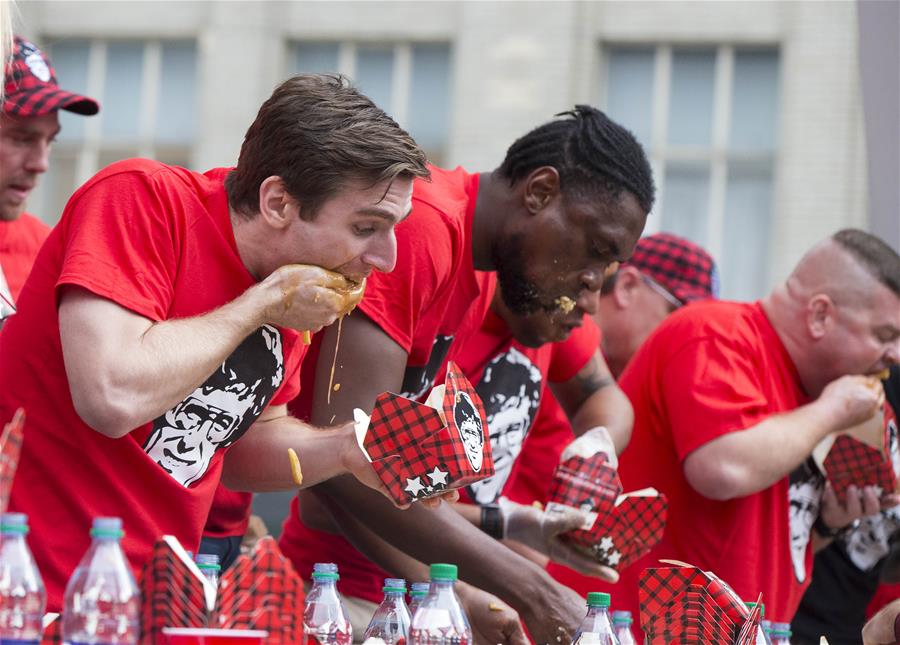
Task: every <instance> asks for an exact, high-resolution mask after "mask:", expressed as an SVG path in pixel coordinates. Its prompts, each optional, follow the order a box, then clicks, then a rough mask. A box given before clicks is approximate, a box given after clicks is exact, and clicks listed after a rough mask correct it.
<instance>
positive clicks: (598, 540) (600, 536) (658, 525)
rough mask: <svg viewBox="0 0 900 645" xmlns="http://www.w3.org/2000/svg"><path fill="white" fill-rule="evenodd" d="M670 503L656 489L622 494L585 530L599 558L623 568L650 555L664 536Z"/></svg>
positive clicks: (592, 550) (615, 566) (598, 560)
mask: <svg viewBox="0 0 900 645" xmlns="http://www.w3.org/2000/svg"><path fill="white" fill-rule="evenodd" d="M668 507H669V503H668V501H667V500H666V496H665V495H661V494H659V493H657V492H656V490H654V489H647V490H646V491H639V492H638V494H637V495H635V494H634V493H629V494H627V495H621V496H620V497H619V499H618V500H617V502H616V505H615V507H614V508H613V509H612V511H610V512H609V513H607V514H606V515H598V516H597V520H596V521H595V522H594V525H593V526H592V527H591V529H590V531H587V532H586V533H587V538H586V539H587V541H588V542H589V544H590V549H591V552H592V553H593V554H594V556H595V557H596V558H597V562H599V563H600V564H605V565H606V566H608V567H612V568H613V569H616V570H617V571H622V570H623V569H625V568H626V567H628V566H630V565H632V564H633V563H634V562H636V561H637V560H638V559H639V558H642V557H643V556H645V555H647V554H648V553H649V552H650V549H652V548H653V547H654V546H656V545H657V544H658V543H659V541H660V540H661V539H662V535H663V531H664V530H665V527H666V511H667V510H668ZM578 533H579V534H582V533H584V532H581V531H579V532H578ZM577 539H578V540H579V541H581V540H582V536H581V535H579V538H577ZM582 543H583V542H582Z"/></svg>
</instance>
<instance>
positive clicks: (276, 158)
mask: <svg viewBox="0 0 900 645" xmlns="http://www.w3.org/2000/svg"><path fill="white" fill-rule="evenodd" d="M5 93H6V97H5V102H4V104H3V111H2V117H0V118H2V121H0V139H2V149H0V164H2V165H0V170H2V177H0V190H2V192H0V219H2V221H0V263H2V276H3V282H2V284H0V288H2V290H0V293H3V299H4V303H5V308H6V312H5V313H6V314H7V315H8V317H7V318H6V321H5V325H4V327H3V329H2V333H0V382H2V384H3V386H2V388H0V423H5V422H7V421H9V420H10V418H11V417H12V415H13V414H14V412H15V411H16V409H18V408H20V407H21V408H24V409H25V411H26V415H27V420H26V430H25V441H24V444H23V451H22V454H21V460H20V463H19V466H18V471H17V475H16V479H15V482H14V486H13V490H12V495H11V501H10V508H11V510H14V511H19V512H24V513H27V514H28V516H29V518H30V524H31V526H32V533H31V536H30V538H29V539H30V545H31V548H32V550H33V552H34V554H35V557H36V560H37V563H38V565H39V568H40V571H41V574H42V575H43V579H44V581H45V584H46V586H47V590H48V602H49V607H48V609H49V610H51V611H56V610H59V609H60V604H61V600H62V592H63V589H64V587H65V584H66V581H67V579H68V578H69V576H70V574H71V573H72V571H73V569H74V567H75V565H76V563H77V562H78V560H79V558H80V556H81V554H82V553H83V552H84V550H85V549H86V548H87V546H88V542H89V536H88V529H89V527H90V523H91V520H92V518H93V517H95V516H119V517H122V518H123V520H124V525H125V529H126V537H125V539H124V542H123V546H124V549H125V552H126V554H127V556H128V558H129V560H130V563H131V564H132V566H133V567H134V569H135V570H136V571H140V569H141V566H142V565H143V563H144V562H145V561H146V560H147V558H148V557H149V555H150V553H151V547H152V545H153V543H154V541H155V540H157V539H158V538H159V537H160V536H161V535H164V534H171V535H174V536H176V537H177V538H178V539H179V540H180V541H181V543H182V544H183V545H184V546H185V548H187V549H190V550H194V551H198V550H199V552H201V553H216V554H218V555H219V556H220V557H221V558H222V559H223V561H224V562H225V564H226V565H227V563H228V562H230V561H232V560H233V559H234V557H235V556H236V555H237V553H238V549H239V545H240V541H241V537H242V536H243V535H244V534H245V532H246V530H247V525H248V518H249V516H250V502H251V491H271V490H280V489H291V488H293V487H295V484H294V478H293V476H292V471H291V467H290V462H289V460H288V459H287V449H288V448H292V449H294V450H295V451H296V453H297V454H298V455H299V459H300V467H301V470H302V474H303V487H304V488H303V490H302V491H301V492H300V494H299V495H298V496H297V497H295V498H294V499H293V501H292V502H291V505H290V511H289V513H288V518H287V519H286V521H285V523H284V526H283V527H282V533H281V538H280V546H281V548H282V550H283V551H284V553H285V554H286V555H287V556H288V557H289V558H290V559H291V561H292V562H293V563H294V565H295V566H296V568H297V570H298V572H299V573H300V574H301V576H303V577H304V578H305V579H308V578H309V576H310V572H311V569H312V565H313V563H315V562H335V563H337V564H338V565H339V568H340V571H341V582H340V588H341V591H342V593H343V595H344V597H345V599H346V600H347V601H348V604H349V606H350V614H351V617H353V618H354V619H355V620H358V621H363V622H364V621H367V620H368V618H369V616H371V614H372V612H373V610H374V607H375V605H374V603H375V602H376V601H377V600H378V598H379V597H380V592H379V590H380V588H381V580H382V579H383V578H384V577H385V575H386V572H388V573H390V574H391V575H393V576H402V577H405V578H407V579H411V580H421V579H425V578H426V577H427V569H426V564H427V563H430V562H435V561H449V562H456V563H458V565H459V571H460V576H461V579H462V580H463V582H462V583H460V585H459V593H460V596H461V598H462V599H463V602H464V605H465V607H466V609H467V611H468V614H469V617H470V619H471V621H472V623H473V628H474V632H475V634H476V638H477V640H478V641H479V642H483V643H485V644H487V645H493V644H495V643H506V642H510V643H511V642H522V639H523V637H524V634H525V633H526V631H527V634H528V636H530V638H531V639H532V640H533V642H535V643H551V644H555V643H559V642H566V641H567V640H568V639H569V638H570V637H571V635H572V633H573V631H574V628H575V627H576V626H577V624H578V622H579V620H580V618H581V616H582V613H583V609H582V608H583V601H582V598H583V594H584V593H585V592H586V591H588V590H590V591H594V590H604V591H609V592H610V593H611V594H612V597H613V606H614V607H615V608H618V609H629V610H631V611H632V612H634V613H635V614H636V613H637V611H638V602H637V585H638V576H639V574H640V572H641V570H643V569H644V568H645V567H647V566H652V565H653V564H654V563H656V562H658V560H659V559H660V558H669V559H677V560H681V561H685V562H688V563H691V564H693V565H696V566H699V567H702V568H703V569H708V570H711V571H713V572H715V573H716V574H717V575H718V576H720V577H721V578H722V579H724V580H725V581H726V582H728V584H729V585H731V586H732V587H733V588H734V590H735V591H736V592H737V593H738V594H739V595H740V596H741V597H743V598H746V599H751V600H753V599H756V598H757V596H758V594H759V593H760V592H762V594H763V598H764V601H765V605H766V615H767V617H769V618H771V619H772V620H775V621H783V622H788V621H792V620H793V623H794V630H795V642H797V643H804V642H813V640H812V639H815V642H818V635H819V634H821V633H826V634H828V635H829V636H830V637H831V639H832V641H831V642H832V643H833V644H834V643H838V644H840V643H844V642H857V641H858V640H859V634H860V629H861V628H862V624H863V622H864V621H865V618H866V615H867V614H866V611H867V606H869V605H870V604H871V609H870V611H871V610H874V609H875V608H877V607H878V606H881V605H885V604H888V601H889V600H890V599H891V598H896V597H898V596H900V591H898V589H900V587H897V586H891V584H889V583H890V582H891V581H897V580H898V579H900V563H898V561H900V558H898V557H897V551H898V548H897V538H898V536H900V513H898V511H897V510H896V508H895V505H896V504H897V503H898V501H900V498H898V496H897V495H896V494H892V492H891V491H884V490H880V489H875V488H873V487H853V488H851V489H850V491H849V493H848V495H847V498H846V501H844V502H841V501H839V499H838V497H837V495H836V494H835V492H834V490H833V489H832V488H831V486H830V484H829V483H828V482H827V481H826V480H825V478H824V477H823V475H822V473H821V472H820V471H819V469H818V468H817V467H816V465H815V463H814V462H813V461H812V459H811V454H812V452H813V448H814V447H815V446H816V445H817V444H819V442H820V441H822V440H823V439H824V438H826V437H828V436H829V435H832V434H833V433H836V432H839V431H842V430H846V429H848V428H851V427H853V426H855V425H857V424H860V423H864V422H867V421H868V422H871V419H872V418H873V417H877V415H882V414H883V419H884V421H883V422H884V423H885V424H886V427H887V428H888V430H889V435H890V437H891V449H892V450H893V451H894V459H895V461H894V463H895V465H897V466H898V467H900V456H898V452H897V451H898V447H897V443H898V442H897V427H896V426H897V422H896V417H897V415H896V413H895V409H897V408H898V407H900V400H898V399H900V373H898V368H897V366H896V364H897V363H898V361H900V257H898V255H897V253H896V252H895V251H894V250H893V249H891V247H890V246H889V245H888V244H886V243H885V242H884V241H882V240H880V239H878V238H877V237H875V236H873V235H871V234H869V233H866V232H864V231H861V230H842V231H838V232H836V233H834V234H833V235H831V236H830V237H828V238H827V239H825V240H822V241H821V242H819V243H818V244H816V245H815V246H814V247H812V248H811V249H810V250H809V251H808V252H807V253H806V254H805V255H804V256H803V257H802V258H801V259H800V261H799V262H798V263H797V265H796V266H795V267H794V269H793V270H792V271H791V273H790V275H789V276H788V277H787V279H786V280H784V281H783V282H782V283H780V284H778V285H777V286H776V287H775V288H774V289H773V290H772V292H771V293H769V294H768V295H766V296H765V297H763V298H762V299H761V300H759V301H756V302H732V301H724V300H719V299H717V290H718V284H719V279H718V275H717V271H716V266H715V263H714V261H713V259H712V258H711V257H710V255H709V254H708V253H707V252H706V251H705V250H704V249H702V248H701V247H699V246H698V245H696V244H694V243H692V242H690V241H688V240H685V239H682V238H680V237H677V236H675V235H671V234H666V233H658V234H653V235H647V236H645V237H642V233H643V231H644V227H645V224H646V220H647V215H648V213H649V212H650V210H651V208H652V206H653V203H654V193H655V188H654V182H653V177H652V173H651V168H650V164H649V163H648V161H647V157H646V155H645V153H644V151H643V149H642V148H641V146H640V144H639V143H638V142H637V141H636V139H635V138H634V137H633V136H632V135H631V133H629V132H628V131H627V130H626V129H625V128H623V127H622V126H620V125H619V124H617V123H615V122H614V121H612V120H611V119H609V118H608V117H607V116H606V115H605V114H604V113H603V112H601V111H599V110H597V109H595V108H593V107H590V106H585V105H577V106H574V108H573V109H571V110H568V111H566V112H564V113H562V114H558V115H556V116H555V117H552V118H551V120H549V121H547V122H546V123H544V124H541V125H538V126H537V127H535V128H534V129H532V130H531V131H529V132H527V133H525V134H523V136H521V137H520V138H519V139H517V140H516V141H514V142H512V145H511V146H510V147H509V150H508V152H507V154H506V157H505V158H504V160H503V162H502V163H501V165H500V166H499V167H498V168H496V169H493V170H487V171H483V172H469V171H467V170H464V169H462V168H456V169H453V170H449V169H443V168H438V167H436V166H434V165H431V164H430V163H428V161H427V160H426V157H425V154H424V153H423V152H422V150H421V149H420V147H419V146H418V145H417V144H416V142H415V141H414V140H413V139H412V138H411V137H410V136H409V135H408V134H407V133H406V132H404V131H403V130H402V129H401V128H400V127H399V126H398V125H397V124H396V123H395V122H394V121H393V120H392V119H391V118H390V117H389V116H388V115H386V114H385V113H384V112H383V111H382V110H381V109H380V108H379V107H378V106H376V105H374V104H373V103H372V102H371V101H370V100H369V99H368V98H367V97H366V96H364V95H363V94H361V93H360V92H359V91H358V90H357V89H355V88H354V87H353V86H352V85H351V84H350V83H348V81H346V79H343V78H341V77H337V76H327V75H300V76H295V77H293V78H290V79H288V80H286V81H284V82H283V83H282V84H280V85H279V86H278V87H277V88H276V89H275V91H274V92H273V94H272V95H271V97H270V98H269V99H268V100H267V101H265V103H264V104H263V105H262V106H261V108H260V109H259V112H258V115H257V117H256V119H255V121H254V122H253V123H252V124H251V125H250V127H249V129H248V130H247V133H246V136H245V139H244V142H243V145H242V147H241V152H240V156H239V158H238V160H237V164H236V166H234V167H232V168H216V169H213V170H209V171H207V172H204V173H200V172H195V171H191V170H186V169H184V168H179V167H173V166H168V165H165V164H162V163H159V162H157V161H153V160H148V159H131V160H127V161H120V162H116V163H114V164H112V165H110V166H108V167H106V168H104V169H102V170H101V171H100V172H98V173H97V174H96V175H95V176H93V177H92V178H90V179H89V180H88V181H87V182H86V183H85V184H84V185H83V186H81V187H80V188H79V189H78V190H77V191H76V192H75V193H74V194H73V195H72V196H71V198H70V199H69V201H68V203H67V205H66V207H65V209H64V210H63V212H62V213H61V216H60V217H59V223H58V224H57V225H56V226H55V227H54V228H53V229H52V230H50V229H49V228H48V227H47V226H46V225H45V224H43V223H41V221H40V220H39V219H37V218H35V217H33V216H31V215H29V214H27V213H24V212H23V210H24V206H25V200H26V197H27V196H28V194H29V192H30V191H31V190H32V189H33V188H34V186H35V184H36V182H37V181H38V180H39V178H40V176H41V174H42V173H44V172H45V171H46V170H47V168H48V164H49V163H50V159H49V152H50V146H51V143H52V142H53V139H54V138H55V137H56V136H57V134H58V132H59V123H58V118H57V114H58V111H59V110H69V111H71V112H75V113H78V114H82V115H86V116H89V115H92V114H95V113H97V111H98V110H99V105H98V104H97V103H96V102H95V101H93V100H92V99H90V98H88V97H85V96H81V95H77V94H73V93H70V92H67V91H65V90H63V89H61V88H60V87H59V85H58V84H57V81H56V78H55V75H54V72H53V68H52V66H51V65H50V62H49V60H48V59H47V57H46V56H45V55H44V54H43V53H42V52H41V51H40V49H39V48H38V47H36V46H35V45H33V44H31V43H29V42H27V41H25V40H22V39H20V38H17V39H16V41H15V45H14V51H13V56H12V59H11V61H10V63H9V64H8V65H7V66H6V70H5ZM548 116H550V115H548ZM44 215H45V216H48V217H50V218H55V216H56V214H53V213H45V214H44ZM726 234H727V232H726ZM759 268H760V270H762V269H763V267H762V266H760V267H759ZM363 282H364V283H365V289H364V295H363V296H362V298H361V299H360V298H359V293H360V292H361V289H360V288H359V287H360V285H361V284H363ZM13 310H15V313H14V314H13V313H12V311H13ZM351 310H352V313H349V314H348V311H351ZM338 321H340V322H339V324H335V323H337V322H338ZM308 331H311V332H315V333H314V335H313V336H312V339H311V343H310V344H307V343H306V342H305V340H306V339H305V338H304V336H305V333H304V332H308ZM448 360H452V361H454V362H456V363H457V364H458V365H459V366H460V367H461V368H462V369H463V370H464V372H465V373H466V375H467V376H468V378H469V379H470V380H471V382H472V383H473V384H475V386H476V389H477V392H478V394H479V395H480V397H481V399H482V400H483V402H484V406H485V411H486V415H487V420H488V426H489V429H490V441H491V448H492V451H493V456H494V460H495V464H496V474H495V475H494V476H493V477H492V478H490V479H488V480H483V481H480V482H478V483H476V484H473V485H471V486H469V487H468V488H466V489H464V490H462V491H460V492H459V498H460V499H458V500H457V499H456V498H457V494H456V492H451V493H447V494H446V495H445V496H444V497H443V500H442V502H441V503H437V504H435V503H432V504H430V505H428V506H426V505H423V504H413V505H412V507H411V508H409V509H400V508H397V507H395V506H394V505H393V504H392V503H391V501H390V500H389V499H388V498H387V497H386V496H385V495H384V494H383V493H384V492H385V491H384V489H383V486H382V485H381V483H380V480H379V479H378V477H377V476H376V475H375V473H374V471H373V470H372V468H371V466H370V464H369V463H368V462H367V461H366V459H365V457H364V456H363V455H362V453H361V451H360V450H359V448H358V444H357V441H356V438H355V435H354V432H353V427H352V423H351V422H352V419H353V410H354V408H360V409H362V410H371V409H372V405H373V402H374V400H375V398H376V396H377V395H378V394H380V393H381V392H385V391H391V392H398V393H403V394H404V396H407V397H410V398H417V397H423V396H424V395H427V393H428V392H429V390H430V389H431V387H432V385H433V384H435V383H440V382H442V381H443V376H444V372H445V370H446V364H447V362H448ZM888 368H890V369H891V373H890V377H889V378H888V379H887V380H886V381H885V382H884V383H882V382H880V381H879V376H877V375H878V374H879V373H880V372H883V371H884V370H886V369H888ZM885 392H887V398H885ZM588 433H590V434H592V436H594V437H595V438H596V439H597V440H599V441H604V442H607V445H609V446H610V452H612V453H617V454H618V472H619V476H620V478H621V480H622V482H623V485H624V488H625V490H626V491H628V490H635V489H641V488H644V487H653V488H656V489H657V490H658V491H660V492H662V493H664V494H665V495H666V496H667V497H668V501H669V510H668V521H667V525H666V529H665V533H664V536H663V539H662V541H661V542H660V544H659V545H658V546H657V547H655V548H654V549H653V550H652V552H651V553H650V554H649V555H648V556H647V557H645V558H644V559H643V560H641V561H640V562H638V563H637V564H635V565H633V566H631V567H628V568H626V569H624V570H623V571H621V572H616V571H614V570H612V569H609V568H606V567H603V566H600V565H599V564H597V562H596V561H595V560H594V558H592V557H591V555H590V554H588V553H584V552H581V551H579V550H578V549H577V548H576V547H574V546H571V545H570V544H568V543H567V542H565V541H563V540H561V539H560V537H559V536H560V535H561V534H562V533H564V532H566V531H568V530H571V529H573V528H576V527H578V526H580V525H581V523H582V522H583V521H584V517H583V516H582V515H581V513H580V512H576V511H572V512H571V513H558V512H550V511H546V510H543V509H542V506H541V504H542V503H543V502H545V501H546V498H547V494H548V487H549V484H550V480H551V477H552V474H553V471H554V468H555V466H556V464H557V462H558V460H559V458H560V454H561V453H562V451H563V450H564V449H565V447H566V446H567V445H568V444H569V443H571V442H572V441H573V440H574V439H575V437H579V436H582V435H586V434H588ZM535 502H537V504H535ZM892 548H893V550H892ZM873 598H874V600H873ZM489 608H490V609H489ZM497 609H500V611H496V610H497ZM891 611H892V610H891V608H890V607H888V609H886V610H885V613H884V615H883V616H882V619H881V620H882V622H885V623H887V622H891V623H893V615H892V614H891V613H890V612H891ZM894 611H896V608H895V610H894ZM872 629H882V630H885V631H884V633H887V631H886V630H887V627H878V625H876V626H875V627H873V628H872ZM356 633H358V634H361V633H362V629H357V630H356ZM870 633H871V634H875V632H874V631H873V632H870ZM876 638H882V637H880V636H871V639H870V640H869V641H868V642H872V643H887V642H890V641H889V640H888V637H883V638H884V640H876Z"/></svg>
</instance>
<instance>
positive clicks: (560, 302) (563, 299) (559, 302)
mask: <svg viewBox="0 0 900 645" xmlns="http://www.w3.org/2000/svg"><path fill="white" fill-rule="evenodd" d="M553 302H554V304H555V305H556V308H557V309H558V310H559V311H561V312H562V313H564V314H568V313H571V312H572V310H573V309H575V301H574V300H572V299H571V298H570V297H569V296H560V297H559V298H557V299H556V300H554V301H553Z"/></svg>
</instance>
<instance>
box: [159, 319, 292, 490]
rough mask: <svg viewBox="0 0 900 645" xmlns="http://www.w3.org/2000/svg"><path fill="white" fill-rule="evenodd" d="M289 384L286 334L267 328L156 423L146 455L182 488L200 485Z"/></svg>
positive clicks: (253, 334)
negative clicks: (218, 455)
mask: <svg viewBox="0 0 900 645" xmlns="http://www.w3.org/2000/svg"><path fill="white" fill-rule="evenodd" d="M282 380H284V355H283V348H282V339H281V332H280V331H279V330H277V329H276V328H274V327H271V326H269V325H264V326H263V327H260V328H259V329H257V330H256V331H255V332H253V333H252V334H251V335H250V336H248V337H247V338H246V339H245V340H244V341H243V342H242V343H241V344H240V345H238V347H237V349H235V350H234V352H233V353H232V354H231V356H229V357H228V358H227V359H225V362H223V363H222V365H221V366H220V367H219V369H217V370H216V371H215V372H214V373H213V374H212V375H211V376H210V377H209V378H208V379H207V380H206V382H205V383H203V385H201V386H200V387H198V388H197V389H196V390H194V391H193V392H192V393H191V394H190V395H189V396H188V397H187V398H186V399H184V400H183V401H181V403H179V404H178V405H176V406H175V407H173V408H172V409H170V410H169V411H168V412H166V413H165V414H163V415H162V416H160V417H159V418H157V419H156V420H155V421H154V422H153V432H152V433H151V434H150V436H149V438H148V439H147V442H146V443H145V444H144V450H145V451H146V452H147V454H148V455H150V457H151V458H153V460H154V461H156V463H158V464H159V465H160V467H161V468H162V469H163V470H165V471H166V472H167V473H169V474H170V475H171V476H172V477H173V478H174V479H175V480H176V481H178V482H179V483H180V484H181V485H182V486H185V487H188V486H190V485H191V484H193V483H194V482H196V481H197V480H199V479H200V478H201V477H203V475H204V474H205V473H206V470H207V469H208V468H209V464H210V461H211V460H212V457H213V455H214V454H215V452H216V450H219V449H220V448H225V447H227V446H230V445H231V444H232V443H234V442H235V441H237V440H238V439H239V438H240V437H241V435H243V434H244V433H245V432H246V431H247V429H248V428H249V427H250V426H251V425H252V424H253V422H254V421H256V419H257V418H258V417H259V415H260V414H261V413H262V411H263V410H264V409H265V407H266V405H268V403H269V401H271V400H272V397H273V396H274V394H275V392H276V390H277V389H278V387H279V386H280V385H281V382H282Z"/></svg>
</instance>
